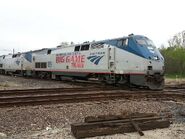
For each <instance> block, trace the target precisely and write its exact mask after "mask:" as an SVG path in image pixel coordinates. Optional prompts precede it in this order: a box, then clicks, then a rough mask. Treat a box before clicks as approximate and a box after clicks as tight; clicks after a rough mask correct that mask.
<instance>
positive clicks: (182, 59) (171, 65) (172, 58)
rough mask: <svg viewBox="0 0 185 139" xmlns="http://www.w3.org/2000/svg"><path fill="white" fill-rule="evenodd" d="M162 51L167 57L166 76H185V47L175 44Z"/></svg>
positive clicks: (165, 57)
mask: <svg viewBox="0 0 185 139" xmlns="http://www.w3.org/2000/svg"><path fill="white" fill-rule="evenodd" d="M160 51H161V53H162V55H163V56H164V59H165V71H166V77H168V78H185V48H183V47H177V46H175V47H168V48H162V49H160Z"/></svg>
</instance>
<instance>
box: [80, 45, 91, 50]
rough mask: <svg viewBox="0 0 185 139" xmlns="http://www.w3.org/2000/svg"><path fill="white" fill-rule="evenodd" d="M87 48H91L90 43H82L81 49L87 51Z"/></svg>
mask: <svg viewBox="0 0 185 139" xmlns="http://www.w3.org/2000/svg"><path fill="white" fill-rule="evenodd" d="M86 50H89V44H86V45H82V47H81V51H86Z"/></svg>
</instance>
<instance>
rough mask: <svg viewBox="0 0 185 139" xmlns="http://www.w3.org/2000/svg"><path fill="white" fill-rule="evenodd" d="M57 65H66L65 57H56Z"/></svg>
mask: <svg viewBox="0 0 185 139" xmlns="http://www.w3.org/2000/svg"><path fill="white" fill-rule="evenodd" d="M56 63H64V56H56Z"/></svg>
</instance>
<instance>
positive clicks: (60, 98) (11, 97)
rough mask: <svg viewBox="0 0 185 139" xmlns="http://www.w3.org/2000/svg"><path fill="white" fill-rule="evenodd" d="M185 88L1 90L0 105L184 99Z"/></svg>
mask: <svg viewBox="0 0 185 139" xmlns="http://www.w3.org/2000/svg"><path fill="white" fill-rule="evenodd" d="M184 92H185V89H183V88H182V89H165V90H163V91H151V90H132V91H130V90H121V89H120V88H116V87H108V88H102V87H100V88H98V87H96V88H94V87H93V88H51V89H26V90H1V91H0V107H12V106H26V105H40V104H53V103H74V102H83V101H100V100H111V99H132V100H133V99H143V98H145V99H155V100H173V101H179V100H180V101H184V100H185V93H184Z"/></svg>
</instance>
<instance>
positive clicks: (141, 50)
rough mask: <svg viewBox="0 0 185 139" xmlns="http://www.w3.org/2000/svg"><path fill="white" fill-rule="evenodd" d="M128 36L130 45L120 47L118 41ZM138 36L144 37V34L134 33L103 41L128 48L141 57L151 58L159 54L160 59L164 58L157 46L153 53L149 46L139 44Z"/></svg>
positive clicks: (124, 48)
mask: <svg viewBox="0 0 185 139" xmlns="http://www.w3.org/2000/svg"><path fill="white" fill-rule="evenodd" d="M126 38H128V39H129V41H128V46H121V47H119V46H118V45H117V42H118V41H119V40H121V39H126ZM136 38H144V36H141V35H134V36H131V37H123V38H119V39H113V40H105V41H103V42H104V43H105V44H109V45H112V46H116V47H118V48H120V49H123V50H126V51H128V52H130V53H133V54H135V55H138V56H141V57H143V58H146V59H151V58H153V57H155V56H158V57H159V58H160V60H163V57H162V55H161V54H160V52H159V51H158V50H157V49H156V48H155V52H154V53H151V52H150V51H149V49H148V48H147V47H145V46H141V45H139V44H137V43H136V41H135V39H136Z"/></svg>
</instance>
